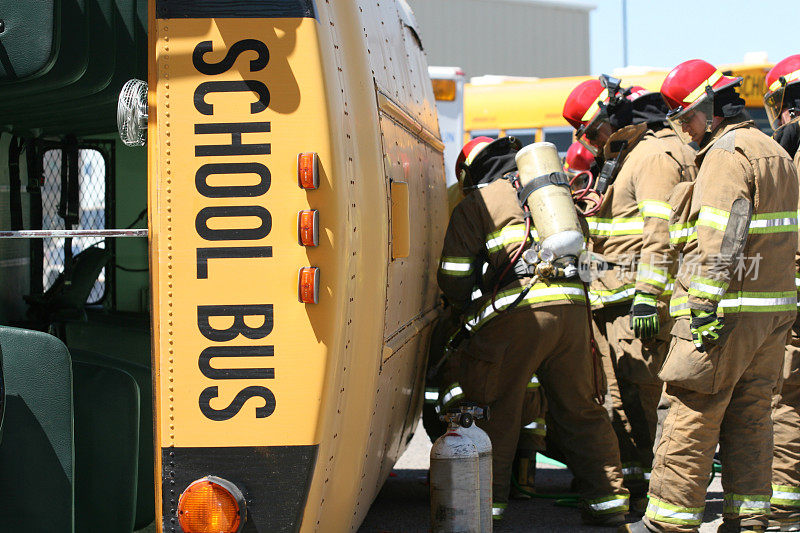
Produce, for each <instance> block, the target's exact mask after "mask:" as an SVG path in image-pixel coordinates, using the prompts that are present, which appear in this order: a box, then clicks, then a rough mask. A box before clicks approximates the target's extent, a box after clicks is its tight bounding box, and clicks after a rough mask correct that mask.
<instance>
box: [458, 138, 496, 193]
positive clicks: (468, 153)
mask: <svg viewBox="0 0 800 533" xmlns="http://www.w3.org/2000/svg"><path fill="white" fill-rule="evenodd" d="M492 141H494V139H492V138H491V137H475V138H474V139H472V140H471V141H469V142H468V143H467V144H465V145H464V147H463V148H462V149H461V152H459V154H458V158H456V169H455V170H456V178H457V179H458V181H459V183H460V182H461V181H462V180H463V178H464V176H463V173H464V167H468V166H469V165H470V163H472V161H473V160H474V159H475V157H476V156H477V155H478V153H480V151H481V150H483V149H484V148H486V146H487V145H489V143H491V142H492Z"/></svg>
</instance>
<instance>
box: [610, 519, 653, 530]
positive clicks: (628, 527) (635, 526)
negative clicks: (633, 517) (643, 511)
mask: <svg viewBox="0 0 800 533" xmlns="http://www.w3.org/2000/svg"><path fill="white" fill-rule="evenodd" d="M617 533H651V532H650V530H649V529H648V528H647V526H646V525H644V522H642V521H641V520H639V521H638V522H634V523H632V524H625V525H622V526H619V528H617Z"/></svg>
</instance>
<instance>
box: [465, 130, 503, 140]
mask: <svg viewBox="0 0 800 533" xmlns="http://www.w3.org/2000/svg"><path fill="white" fill-rule="evenodd" d="M499 136H500V130H472V131H471V132H469V138H470V139H474V138H475V137H490V138H492V139H497V138H498V137H499Z"/></svg>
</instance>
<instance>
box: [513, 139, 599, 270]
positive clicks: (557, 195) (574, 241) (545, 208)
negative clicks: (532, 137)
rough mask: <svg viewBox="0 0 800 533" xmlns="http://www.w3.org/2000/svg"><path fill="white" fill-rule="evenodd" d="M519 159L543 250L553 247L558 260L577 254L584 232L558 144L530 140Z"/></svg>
mask: <svg viewBox="0 0 800 533" xmlns="http://www.w3.org/2000/svg"><path fill="white" fill-rule="evenodd" d="M516 161H517V169H518V170H519V178H520V183H521V185H522V188H523V190H525V191H526V193H529V194H528V196H527V199H526V203H527V205H528V208H529V209H530V210H531V215H532V216H533V224H534V226H535V227H536V231H537V233H538V235H539V242H540V243H541V246H542V250H549V251H551V252H552V253H553V255H554V258H555V260H556V261H558V260H559V259H562V258H577V257H578V255H580V252H581V250H582V248H583V233H582V232H581V226H580V222H579V221H578V215H577V213H576V211H575V204H574V203H573V201H572V194H571V193H570V188H569V182H568V181H567V177H566V175H565V174H564V172H563V167H562V164H561V158H559V156H558V151H557V150H556V147H555V145H554V144H552V143H547V142H540V143H533V144H529V145H528V146H525V147H524V148H522V150H520V151H519V152H517V155H516Z"/></svg>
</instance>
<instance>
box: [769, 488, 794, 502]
mask: <svg viewBox="0 0 800 533" xmlns="http://www.w3.org/2000/svg"><path fill="white" fill-rule="evenodd" d="M772 499H773V500H794V501H798V502H800V492H786V491H783V490H777V489H776V488H775V485H773V486H772Z"/></svg>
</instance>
